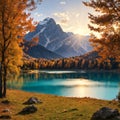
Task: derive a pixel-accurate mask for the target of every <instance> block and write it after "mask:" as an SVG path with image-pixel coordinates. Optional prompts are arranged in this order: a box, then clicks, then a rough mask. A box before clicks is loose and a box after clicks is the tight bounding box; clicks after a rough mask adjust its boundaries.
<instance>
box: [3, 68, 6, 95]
mask: <svg viewBox="0 0 120 120" xmlns="http://www.w3.org/2000/svg"><path fill="white" fill-rule="evenodd" d="M6 81H7V69H6V66H4V76H3V97H6Z"/></svg>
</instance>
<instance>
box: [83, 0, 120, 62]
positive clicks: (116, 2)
mask: <svg viewBox="0 0 120 120" xmlns="http://www.w3.org/2000/svg"><path fill="white" fill-rule="evenodd" d="M83 3H84V4H85V5H86V6H88V7H91V8H93V9H94V10H95V11H96V13H97V14H95V15H93V14H90V13H89V19H90V22H91V24H89V25H88V26H89V28H90V30H92V31H94V32H98V33H99V37H97V36H95V35H92V36H91V39H90V40H91V42H92V43H93V46H94V48H95V50H96V51H98V53H99V55H100V56H101V59H99V60H100V61H107V62H109V61H110V60H117V61H119V62H120V0H90V1H89V2H83Z"/></svg>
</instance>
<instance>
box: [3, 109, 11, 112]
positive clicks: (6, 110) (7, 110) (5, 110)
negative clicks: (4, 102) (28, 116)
mask: <svg viewBox="0 0 120 120" xmlns="http://www.w3.org/2000/svg"><path fill="white" fill-rule="evenodd" d="M2 112H10V110H9V109H4V110H3V111H2Z"/></svg>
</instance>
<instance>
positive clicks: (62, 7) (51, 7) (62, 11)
mask: <svg viewBox="0 0 120 120" xmlns="http://www.w3.org/2000/svg"><path fill="white" fill-rule="evenodd" d="M82 1H83V0H43V2H42V3H41V4H40V5H38V7H37V9H36V10H34V11H33V12H32V17H33V18H34V20H35V21H37V22H39V21H42V20H43V19H45V18H46V17H51V18H53V19H54V20H55V21H56V23H57V24H60V25H61V27H62V29H63V30H64V31H65V32H73V33H75V34H80V35H89V33H90V30H89V28H88V23H89V19H88V13H92V12H93V10H92V9H91V8H88V7H86V6H84V4H83V3H82ZM84 1H87V0H84Z"/></svg>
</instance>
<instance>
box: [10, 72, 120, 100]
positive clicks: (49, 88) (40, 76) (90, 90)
mask: <svg viewBox="0 0 120 120" xmlns="http://www.w3.org/2000/svg"><path fill="white" fill-rule="evenodd" d="M8 87H9V88H13V89H20V90H24V91H29V92H37V93H46V94H54V95H59V96H67V97H92V98H98V99H106V100H112V99H115V98H116V96H117V95H118V92H119V91H120V73H112V72H111V73H110V72H85V71H33V72H30V73H24V74H22V75H21V76H19V77H16V78H15V80H13V81H8Z"/></svg>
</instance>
